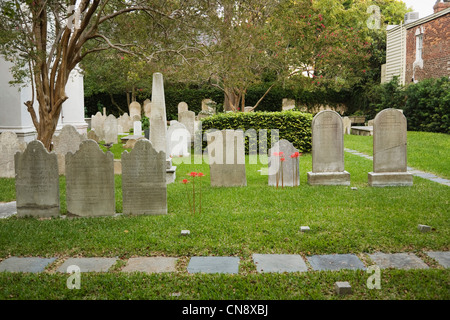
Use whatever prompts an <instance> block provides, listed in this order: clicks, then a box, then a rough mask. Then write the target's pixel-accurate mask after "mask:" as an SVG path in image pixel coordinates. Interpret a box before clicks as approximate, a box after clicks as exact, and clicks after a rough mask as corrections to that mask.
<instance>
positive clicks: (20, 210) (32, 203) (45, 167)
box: [14, 140, 60, 217]
mask: <svg viewBox="0 0 450 320" xmlns="http://www.w3.org/2000/svg"><path fill="white" fill-rule="evenodd" d="M14 161H15V170H16V180H15V182H16V204H17V216H19V217H24V216H33V217H55V216H59V208H60V205H59V174H58V159H57V156H56V153H54V152H50V153H49V152H48V151H47V149H45V147H44V145H43V144H42V142H41V141H39V140H34V141H31V142H30V143H29V144H28V145H27V148H26V149H25V151H24V152H22V153H20V152H18V153H16V155H15V157H14Z"/></svg>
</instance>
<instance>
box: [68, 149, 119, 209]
mask: <svg viewBox="0 0 450 320" xmlns="http://www.w3.org/2000/svg"><path fill="white" fill-rule="evenodd" d="M66 199H67V213H68V215H76V216H83V217H86V216H109V215H114V214H115V213H116V212H115V211H116V209H115V197H114V156H113V154H112V153H111V152H109V151H108V152H106V153H104V152H103V151H102V150H101V149H100V147H99V146H98V144H97V143H96V142H95V141H93V140H85V141H83V142H82V143H81V145H80V148H79V150H78V151H77V152H75V153H71V152H69V153H67V154H66Z"/></svg>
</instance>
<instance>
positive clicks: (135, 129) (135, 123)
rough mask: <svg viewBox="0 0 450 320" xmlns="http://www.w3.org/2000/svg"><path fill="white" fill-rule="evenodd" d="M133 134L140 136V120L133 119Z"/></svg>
mask: <svg viewBox="0 0 450 320" xmlns="http://www.w3.org/2000/svg"><path fill="white" fill-rule="evenodd" d="M133 135H134V136H142V122H141V121H133Z"/></svg>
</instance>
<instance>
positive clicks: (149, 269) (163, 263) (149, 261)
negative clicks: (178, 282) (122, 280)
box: [122, 257, 178, 273]
mask: <svg viewBox="0 0 450 320" xmlns="http://www.w3.org/2000/svg"><path fill="white" fill-rule="evenodd" d="M177 260H178V259H177V258H171V257H138V258H130V259H128V262H127V265H126V266H125V267H124V268H123V269H122V271H123V272H136V271H138V272H146V273H161V272H175V271H176V269H175V267H176V264H177Z"/></svg>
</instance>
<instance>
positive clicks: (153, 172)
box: [122, 139, 167, 215]
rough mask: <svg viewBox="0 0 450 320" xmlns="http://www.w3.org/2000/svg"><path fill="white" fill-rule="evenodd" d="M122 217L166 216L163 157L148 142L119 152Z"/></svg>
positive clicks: (145, 140)
mask: <svg viewBox="0 0 450 320" xmlns="http://www.w3.org/2000/svg"><path fill="white" fill-rule="evenodd" d="M122 194H123V213H124V214H135V215H140V214H167V187H166V155H165V153H164V152H162V151H160V152H156V150H155V149H154V148H153V146H152V144H151V143H150V141H148V140H147V139H142V140H138V141H137V142H136V144H135V146H134V149H133V150H132V151H131V152H130V153H128V151H125V152H123V153H122Z"/></svg>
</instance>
